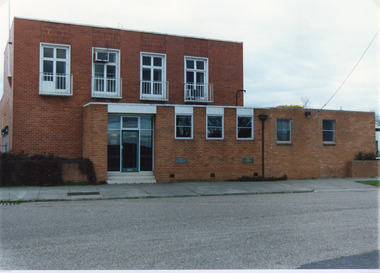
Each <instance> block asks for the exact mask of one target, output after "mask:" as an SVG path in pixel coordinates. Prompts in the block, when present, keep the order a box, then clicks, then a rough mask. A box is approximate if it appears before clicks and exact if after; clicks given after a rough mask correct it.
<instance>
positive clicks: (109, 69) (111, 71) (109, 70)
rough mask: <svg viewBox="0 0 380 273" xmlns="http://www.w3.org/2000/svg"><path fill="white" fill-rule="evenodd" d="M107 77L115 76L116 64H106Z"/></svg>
mask: <svg viewBox="0 0 380 273" xmlns="http://www.w3.org/2000/svg"><path fill="white" fill-rule="evenodd" d="M107 78H113V79H114V78H116V66H114V65H107Z"/></svg>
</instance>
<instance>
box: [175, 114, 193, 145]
mask: <svg viewBox="0 0 380 273" xmlns="http://www.w3.org/2000/svg"><path fill="white" fill-rule="evenodd" d="M175 138H176V139H192V138H193V115H188V114H178V115H176V116H175Z"/></svg>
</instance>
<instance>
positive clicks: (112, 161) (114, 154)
mask: <svg viewBox="0 0 380 273" xmlns="http://www.w3.org/2000/svg"><path fill="white" fill-rule="evenodd" d="M109 118H110V117H108V120H109ZM107 142H108V145H107V165H108V171H120V131H117V130H109V131H108V141H107Z"/></svg>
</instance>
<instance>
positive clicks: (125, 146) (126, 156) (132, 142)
mask: <svg viewBox="0 0 380 273" xmlns="http://www.w3.org/2000/svg"><path fill="white" fill-rule="evenodd" d="M138 162H139V131H123V134H122V170H123V172H137V171H138V170H139V166H138Z"/></svg>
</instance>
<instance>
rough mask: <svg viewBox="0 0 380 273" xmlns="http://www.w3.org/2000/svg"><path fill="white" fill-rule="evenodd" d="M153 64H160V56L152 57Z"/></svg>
mask: <svg viewBox="0 0 380 273" xmlns="http://www.w3.org/2000/svg"><path fill="white" fill-rule="evenodd" d="M153 65H154V66H162V58H160V57H155V58H153Z"/></svg>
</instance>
